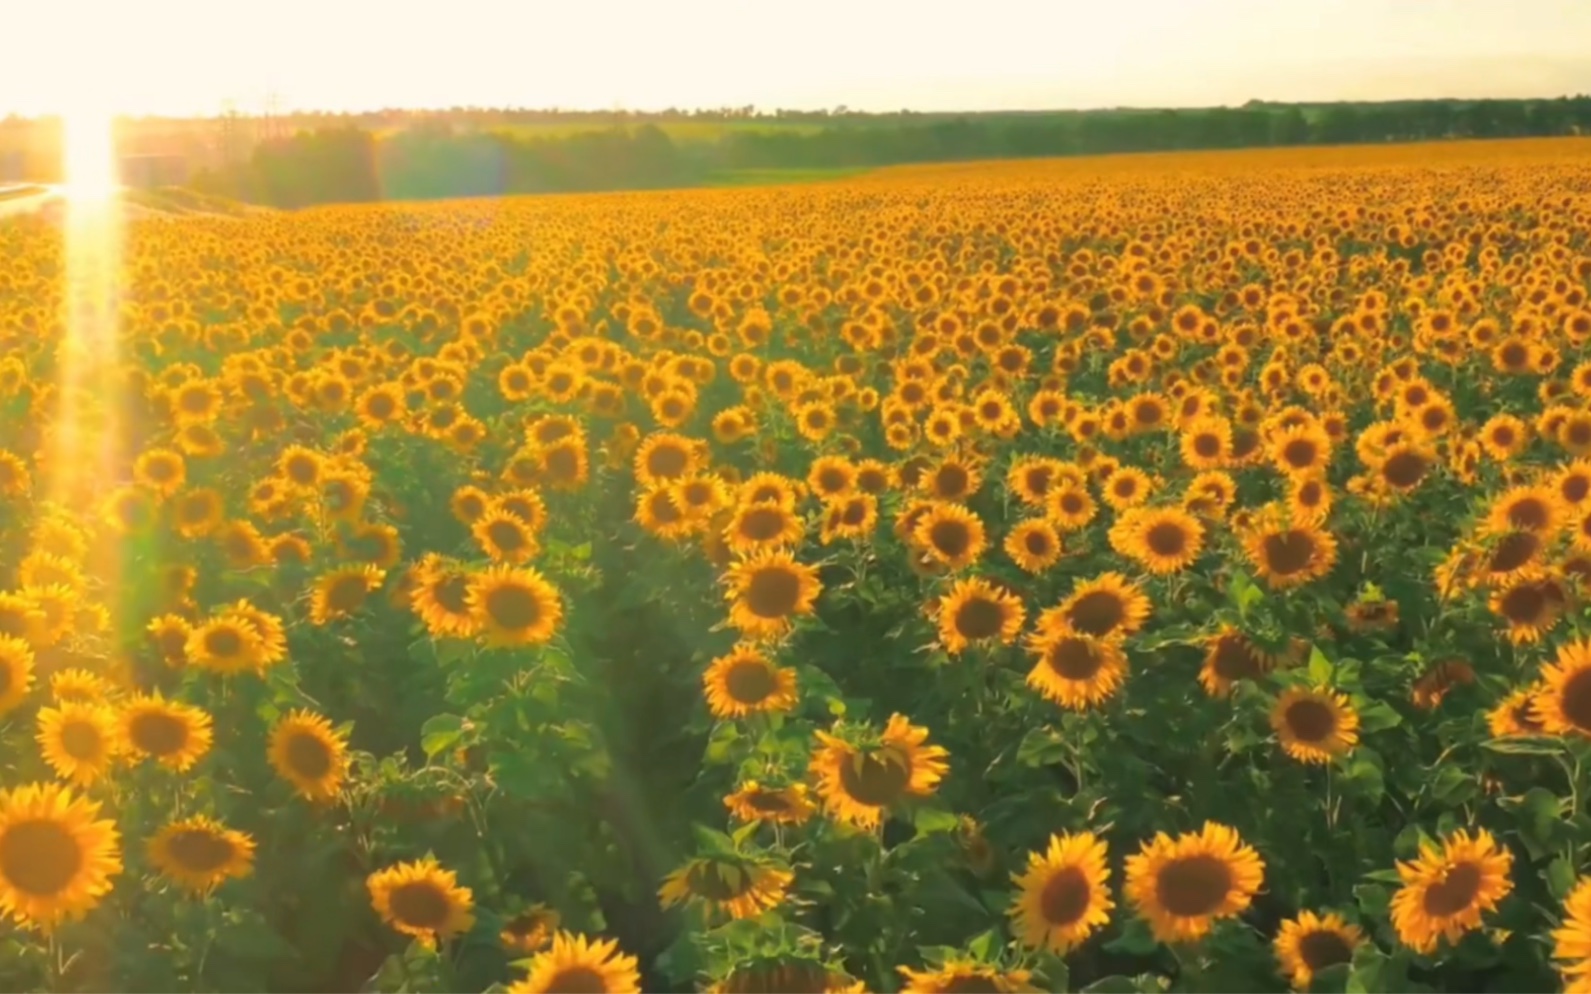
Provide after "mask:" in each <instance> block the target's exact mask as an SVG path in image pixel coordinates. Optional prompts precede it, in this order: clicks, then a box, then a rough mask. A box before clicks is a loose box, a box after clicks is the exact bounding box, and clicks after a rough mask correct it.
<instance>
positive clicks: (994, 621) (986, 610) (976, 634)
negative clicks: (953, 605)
mask: <svg viewBox="0 0 1591 994" xmlns="http://www.w3.org/2000/svg"><path fill="white" fill-rule="evenodd" d="M1004 626H1005V610H1004V609H1003V608H1002V607H1001V605H1000V602H999V601H996V600H992V599H990V598H988V597H974V598H972V599H971V600H968V601H967V602H966V603H964V604H962V605H961V606H960V607H958V608H957V609H956V631H957V633H959V634H960V635H961V637H962V638H964V639H967V640H968V641H972V642H975V641H977V640H979V639H987V638H994V637H995V636H996V635H998V634H1000V629H1001V628H1003V627H1004Z"/></svg>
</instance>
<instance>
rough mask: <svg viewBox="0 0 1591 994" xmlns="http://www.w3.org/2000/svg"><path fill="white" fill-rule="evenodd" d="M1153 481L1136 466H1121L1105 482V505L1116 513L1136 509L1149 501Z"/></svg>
mask: <svg viewBox="0 0 1591 994" xmlns="http://www.w3.org/2000/svg"><path fill="white" fill-rule="evenodd" d="M1153 489H1154V480H1153V479H1151V478H1150V476H1149V474H1148V473H1145V472H1144V471H1143V470H1141V469H1139V468H1138V467H1136V466H1122V467H1120V468H1118V469H1117V470H1116V471H1115V472H1114V473H1111V474H1110V476H1109V478H1108V479H1106V480H1105V485H1104V489H1103V493H1104V496H1105V503H1107V504H1109V505H1110V506H1111V507H1113V508H1115V509H1116V510H1117V511H1125V510H1126V509H1127V508H1129V507H1136V506H1137V505H1139V504H1142V503H1143V502H1144V501H1146V500H1148V499H1149V495H1150V492H1151V491H1153Z"/></svg>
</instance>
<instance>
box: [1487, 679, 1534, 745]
mask: <svg viewBox="0 0 1591 994" xmlns="http://www.w3.org/2000/svg"><path fill="white" fill-rule="evenodd" d="M1543 689H1544V688H1543V687H1542V685H1540V684H1537V685H1535V686H1531V687H1521V688H1519V689H1518V690H1514V691H1512V692H1511V693H1509V695H1508V696H1507V697H1505V698H1503V699H1502V700H1501V701H1500V702H1498V703H1497V704H1496V705H1495V706H1494V707H1493V708H1492V709H1491V710H1490V711H1488V712H1486V725H1487V727H1488V728H1489V729H1490V730H1491V733H1492V736H1493V737H1494V738H1499V739H1502V738H1508V737H1509V736H1514V735H1541V734H1542V733H1543V732H1544V731H1545V729H1544V728H1543V727H1542V724H1541V719H1540V718H1539V717H1538V716H1537V710H1536V709H1537V707H1538V705H1537V699H1538V698H1539V697H1540V696H1541V692H1542V690H1543Z"/></svg>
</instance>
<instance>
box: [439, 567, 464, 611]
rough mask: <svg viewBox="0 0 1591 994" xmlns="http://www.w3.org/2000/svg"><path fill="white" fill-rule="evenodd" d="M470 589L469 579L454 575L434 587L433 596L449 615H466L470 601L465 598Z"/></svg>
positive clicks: (446, 577) (443, 579) (444, 578)
mask: <svg viewBox="0 0 1591 994" xmlns="http://www.w3.org/2000/svg"><path fill="white" fill-rule="evenodd" d="M469 589H470V582H469V579H468V578H467V577H464V576H461V575H459V574H457V573H452V574H449V575H448V576H445V577H443V578H442V579H441V580H440V581H438V582H437V583H435V584H433V585H432V587H431V596H432V597H434V598H435V599H436V602H437V603H438V604H440V605H441V606H442V609H443V610H444V611H447V612H448V613H449V614H464V613H465V612H467V611H468V610H469V601H468V600H467V599H466V597H465V595H466V594H467V593H468V592H469Z"/></svg>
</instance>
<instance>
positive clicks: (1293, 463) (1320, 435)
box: [1270, 424, 1331, 476]
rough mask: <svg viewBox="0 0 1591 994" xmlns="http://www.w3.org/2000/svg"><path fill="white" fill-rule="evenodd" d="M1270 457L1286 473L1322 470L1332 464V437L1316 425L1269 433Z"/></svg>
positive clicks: (1290, 474)
mask: <svg viewBox="0 0 1591 994" xmlns="http://www.w3.org/2000/svg"><path fill="white" fill-rule="evenodd" d="M1270 457H1271V462H1273V463H1274V464H1275V465H1276V468H1277V470H1279V471H1280V472H1282V473H1283V474H1285V475H1287V476H1312V475H1315V474H1318V473H1323V472H1325V470H1326V467H1327V466H1328V465H1329V464H1330V463H1331V438H1330V436H1328V435H1327V434H1326V432H1325V431H1324V430H1323V429H1321V428H1320V427H1319V426H1318V425H1315V424H1307V425H1294V426H1293V427H1291V428H1287V429H1284V430H1282V431H1279V432H1277V433H1275V434H1274V435H1272V436H1271V440H1270Z"/></svg>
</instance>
